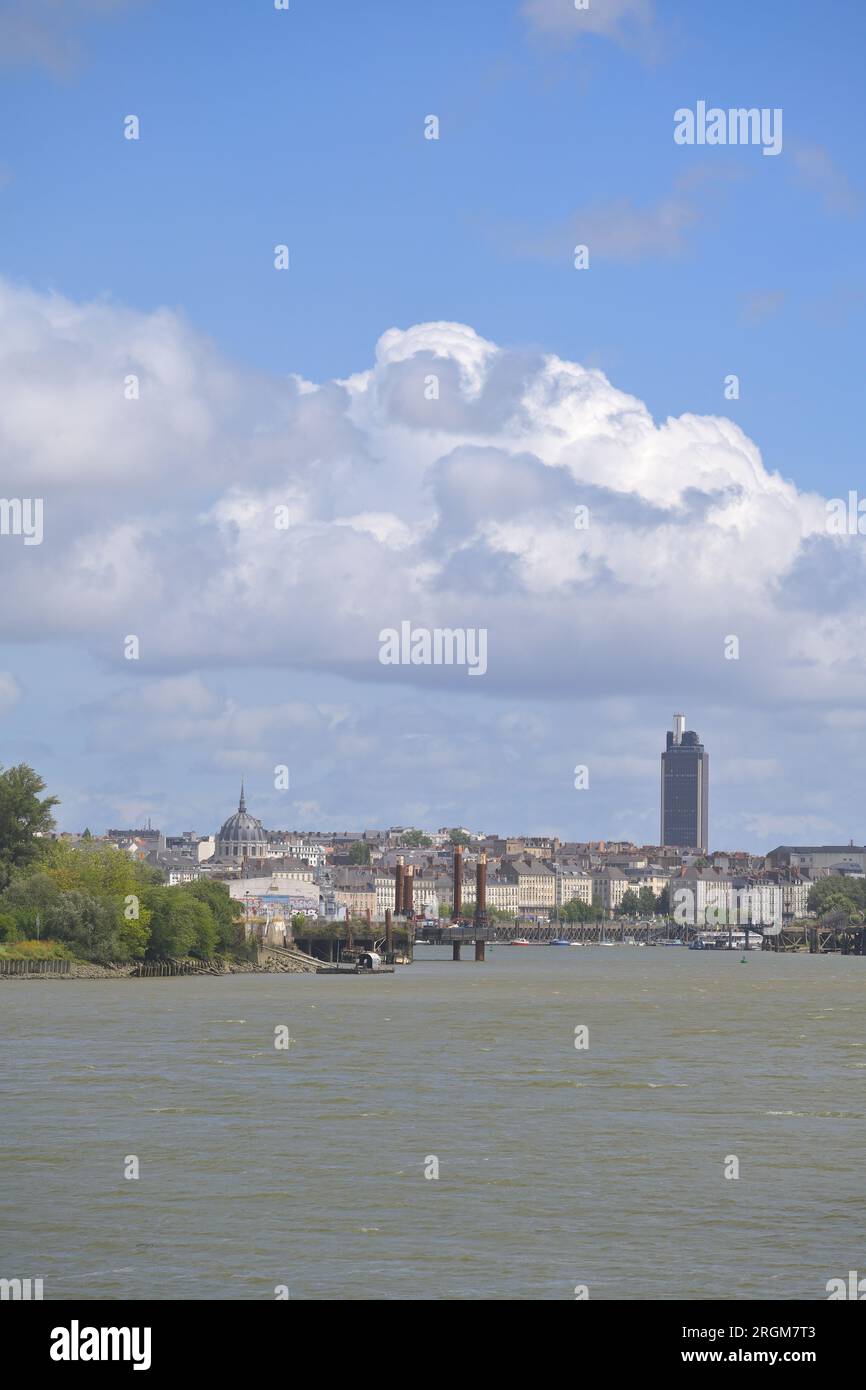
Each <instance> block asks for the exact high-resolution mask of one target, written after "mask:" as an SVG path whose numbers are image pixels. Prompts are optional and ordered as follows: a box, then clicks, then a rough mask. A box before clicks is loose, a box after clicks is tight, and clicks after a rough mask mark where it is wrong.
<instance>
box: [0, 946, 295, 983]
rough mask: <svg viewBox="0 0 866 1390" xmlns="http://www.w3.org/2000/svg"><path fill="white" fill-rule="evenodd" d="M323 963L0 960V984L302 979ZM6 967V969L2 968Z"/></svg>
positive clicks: (285, 953)
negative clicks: (201, 978) (207, 978)
mask: <svg viewBox="0 0 866 1390" xmlns="http://www.w3.org/2000/svg"><path fill="white" fill-rule="evenodd" d="M321 964H322V962H321V961H318V960H315V959H314V958H313V957H312V956H308V955H306V954H305V952H303V951H298V950H294V949H292V948H290V949H288V950H272V949H268V950H265V951H262V953H261V955H260V957H259V961H258V963H254V962H253V961H226V960H196V959H195V958H194V957H192V956H182V957H172V958H171V959H169V960H161V961H134V962H124V963H122V964H120V963H118V964H109V965H93V964H91V963H90V962H88V961H41V960H33V961H29V960H16V961H11V960H10V961H5V962H4V961H2V960H0V980H123V979H127V980H129V979H154V978H164V977H165V978H168V977H176V976H178V975H285V974H290V975H304V974H315V973H316V972H317V971H318V970H319V968H320V966H321ZM4 967H5V968H4Z"/></svg>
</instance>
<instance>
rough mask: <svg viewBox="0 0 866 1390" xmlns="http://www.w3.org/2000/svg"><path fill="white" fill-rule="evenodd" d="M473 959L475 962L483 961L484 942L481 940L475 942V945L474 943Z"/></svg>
mask: <svg viewBox="0 0 866 1390" xmlns="http://www.w3.org/2000/svg"><path fill="white" fill-rule="evenodd" d="M475 959H476V960H483V959H484V942H483V941H482V940H481V939H479V940H478V941H476V943H475Z"/></svg>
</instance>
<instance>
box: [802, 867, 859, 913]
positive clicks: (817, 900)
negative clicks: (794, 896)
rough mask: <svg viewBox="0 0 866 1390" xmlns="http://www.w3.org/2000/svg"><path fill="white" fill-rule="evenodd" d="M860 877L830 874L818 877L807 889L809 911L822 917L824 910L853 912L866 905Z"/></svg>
mask: <svg viewBox="0 0 866 1390" xmlns="http://www.w3.org/2000/svg"><path fill="white" fill-rule="evenodd" d="M864 886H866V885H864V883H863V880H862V879H855V878H845V877H843V876H842V875H841V874H830V875H828V877H827V878H819V879H818V882H817V883H813V884H812V887H811V888H810V889H809V897H808V899H807V906H808V908H809V911H810V912H816V913H817V914H818V916H819V917H822V916H823V915H824V914H825V913H826V912H838V911H840V910H841V911H842V912H854V911H857V910H858V909H860V908H862V907H864V905H866V901H864V900H866V894H864Z"/></svg>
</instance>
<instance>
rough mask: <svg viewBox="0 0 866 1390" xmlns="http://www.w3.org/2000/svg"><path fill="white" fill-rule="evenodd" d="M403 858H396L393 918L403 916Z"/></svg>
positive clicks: (400, 856)
mask: <svg viewBox="0 0 866 1390" xmlns="http://www.w3.org/2000/svg"><path fill="white" fill-rule="evenodd" d="M403 872H404V871H403V856H402V854H400V855H398V856H397V868H396V869H395V871H394V916H395V917H402V916H403Z"/></svg>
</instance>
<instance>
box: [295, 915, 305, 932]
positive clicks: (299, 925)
mask: <svg viewBox="0 0 866 1390" xmlns="http://www.w3.org/2000/svg"><path fill="white" fill-rule="evenodd" d="M306 925H307V915H306V913H305V912H296V913H295V914H294V916H293V917H292V931H296V932H297V931H302V930H303V929H304V927H305V926H306Z"/></svg>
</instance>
